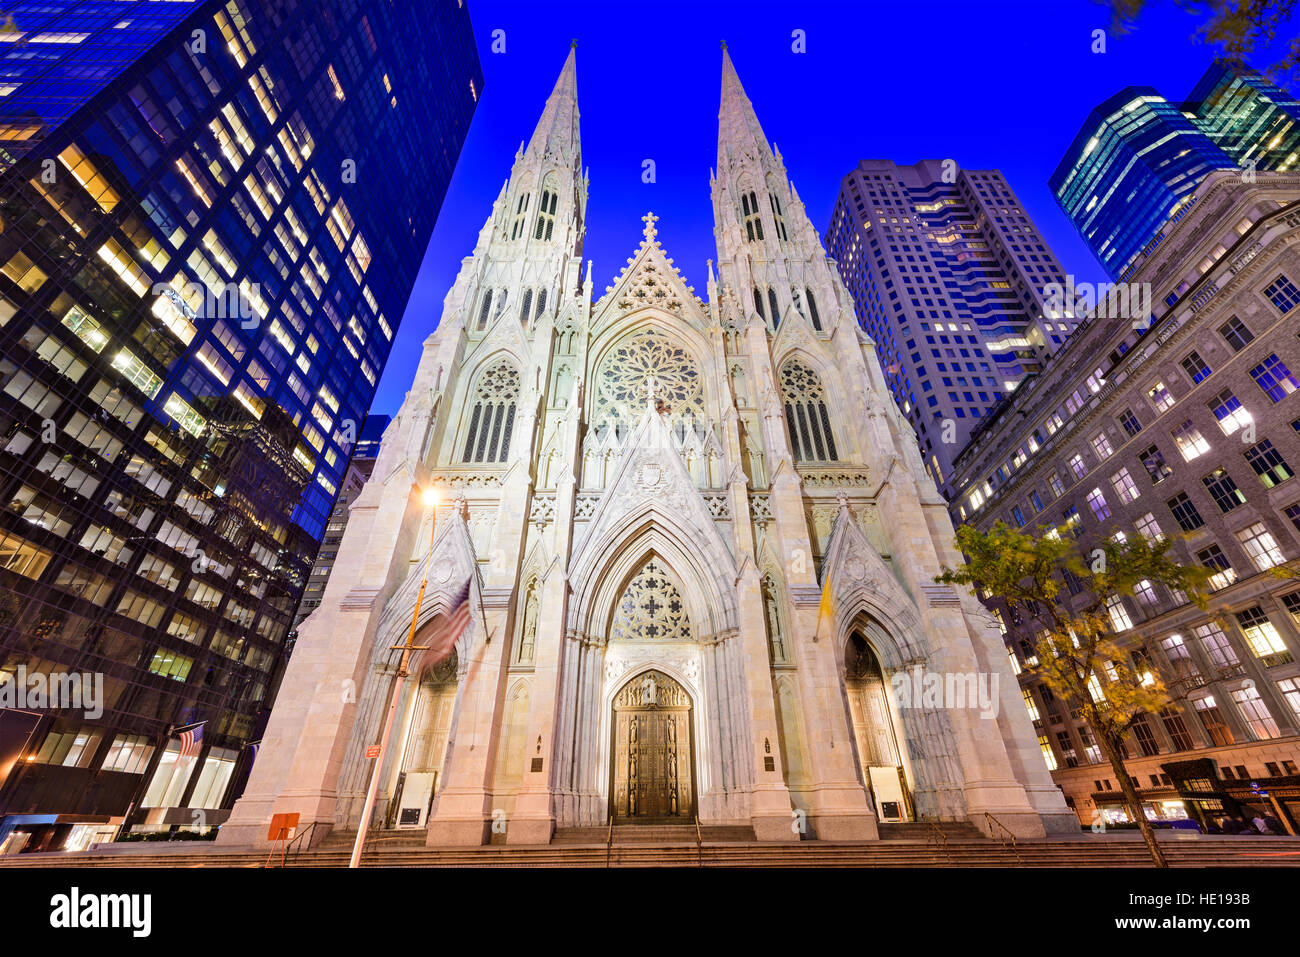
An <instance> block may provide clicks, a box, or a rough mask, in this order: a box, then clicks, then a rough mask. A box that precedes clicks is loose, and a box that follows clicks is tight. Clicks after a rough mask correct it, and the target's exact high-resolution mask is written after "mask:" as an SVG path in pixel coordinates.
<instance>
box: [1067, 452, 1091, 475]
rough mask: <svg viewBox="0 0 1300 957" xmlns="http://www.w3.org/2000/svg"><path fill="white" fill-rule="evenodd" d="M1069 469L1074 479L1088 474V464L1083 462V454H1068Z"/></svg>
mask: <svg viewBox="0 0 1300 957" xmlns="http://www.w3.org/2000/svg"><path fill="white" fill-rule="evenodd" d="M1070 471H1071V472H1073V473H1074V477H1075V478H1076V479H1081V478H1083V477H1084V476H1085V475H1087V474H1088V466H1086V465H1084V464H1083V456H1082V455H1080V454H1078V453H1077V452H1076V453H1075V454H1074V455H1071V456H1070Z"/></svg>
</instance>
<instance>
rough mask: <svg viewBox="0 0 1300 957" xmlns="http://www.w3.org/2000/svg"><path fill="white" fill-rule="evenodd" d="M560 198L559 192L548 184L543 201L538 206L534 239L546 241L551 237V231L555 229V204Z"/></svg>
mask: <svg viewBox="0 0 1300 957" xmlns="http://www.w3.org/2000/svg"><path fill="white" fill-rule="evenodd" d="M559 198H560V197H559V194H558V193H557V192H556V191H555V190H554V189H553V188H552V187H549V186H548V187H547V188H546V189H543V190H542V202H541V205H539V206H538V207H537V228H536V229H535V230H533V239H540V240H543V241H546V240H549V239H550V238H551V232H552V230H554V229H555V206H556V203H557V202H559Z"/></svg>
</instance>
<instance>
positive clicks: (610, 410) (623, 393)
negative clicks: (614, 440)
mask: <svg viewBox="0 0 1300 957" xmlns="http://www.w3.org/2000/svg"><path fill="white" fill-rule="evenodd" d="M597 382H598V388H597V396H596V414H595V416H594V420H595V421H596V422H600V421H601V420H602V419H604V418H605V417H606V416H610V415H614V416H619V417H623V416H627V417H632V416H635V415H639V414H640V411H641V409H642V408H643V407H644V406H645V403H646V398H647V396H648V395H649V388H648V387H649V386H651V385H653V389H654V397H655V399H656V400H658V401H660V402H662V403H663V404H664V406H665V407H666V408H665V411H672V412H673V413H674V414H681V413H683V412H691V413H694V414H695V415H699V416H702V415H703V414H704V400H703V393H702V391H701V389H700V375H699V371H698V370H697V369H696V367H695V362H694V360H693V359H691V356H690V353H688V352H687V351H686V350H685V349H684V348H682V347H681V346H679V345H676V344H675V343H674V342H673V341H672V340H670V339H669V338H668V336H666V335H664V334H663V333H662V332H659V331H657V330H654V329H648V330H646V331H645V332H640V333H638V334H636V335H634V336H632V337H630V338H628V339H626V340H624V341H623V342H621V343H619V344H618V345H617V346H615V347H614V348H613V350H611V351H610V353H609V355H608V356H606V357H605V360H604V361H603V362H602V363H601V365H600V372H599V374H598V375H597Z"/></svg>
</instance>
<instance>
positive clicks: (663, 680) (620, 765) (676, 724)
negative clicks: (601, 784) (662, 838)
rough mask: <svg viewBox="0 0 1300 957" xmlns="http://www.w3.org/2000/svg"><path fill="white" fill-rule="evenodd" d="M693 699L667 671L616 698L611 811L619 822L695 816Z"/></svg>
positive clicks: (649, 674)
mask: <svg viewBox="0 0 1300 957" xmlns="http://www.w3.org/2000/svg"><path fill="white" fill-rule="evenodd" d="M691 718H692V715H691V698H690V695H688V694H687V693H686V689H684V688H683V687H682V686H681V685H679V684H678V683H677V682H676V681H674V680H673V679H672V678H670V677H668V675H666V674H664V673H663V672H661V671H644V672H642V673H641V674H639V675H637V676H636V677H635V678H633V679H632V680H631V681H629V682H628V683H627V684H625V685H624V686H623V688H622V690H620V691H619V693H618V694H617V695H615V697H614V723H613V756H612V761H613V768H612V773H611V777H612V782H611V787H610V813H611V814H613V816H614V822H615V823H616V824H663V823H671V822H674V821H691V820H693V819H694V817H695V778H694V762H693V761H692V755H691V741H692V738H691Z"/></svg>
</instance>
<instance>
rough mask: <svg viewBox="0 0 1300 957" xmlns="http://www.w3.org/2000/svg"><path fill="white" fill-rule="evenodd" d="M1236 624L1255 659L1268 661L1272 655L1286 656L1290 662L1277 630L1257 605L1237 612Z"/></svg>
mask: <svg viewBox="0 0 1300 957" xmlns="http://www.w3.org/2000/svg"><path fill="white" fill-rule="evenodd" d="M1237 624H1238V625H1240V626H1241V633H1242V634H1243V635H1245V636H1246V644H1247V645H1249V646H1250V650H1251V653H1252V654H1253V655H1254V656H1255V657H1256V658H1262V659H1268V658H1271V657H1273V656H1274V655H1286V656H1287V660H1288V661H1289V660H1290V655H1289V653H1288V652H1287V648H1286V645H1285V644H1283V643H1282V637H1281V636H1280V635H1279V634H1278V633H1277V628H1276V627H1275V626H1274V624H1273V623H1272V622H1271V621H1269V619H1268V615H1266V614H1264V612H1263V610H1262V609H1261V608H1260V607H1259V606H1258V605H1255V606H1254V607H1253V608H1247V609H1246V610H1245V611H1239V612H1237ZM1272 664H1281V662H1278V661H1274V662H1272Z"/></svg>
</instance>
